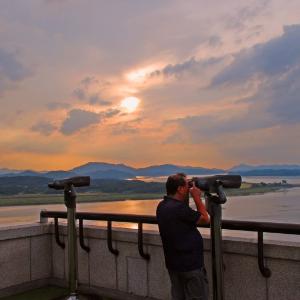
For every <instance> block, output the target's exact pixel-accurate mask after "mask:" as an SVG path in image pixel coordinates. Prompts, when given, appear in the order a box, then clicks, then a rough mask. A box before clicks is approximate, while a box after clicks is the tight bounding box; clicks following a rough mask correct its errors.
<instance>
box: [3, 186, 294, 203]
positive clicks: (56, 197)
mask: <svg viewBox="0 0 300 300" xmlns="http://www.w3.org/2000/svg"><path fill="white" fill-rule="evenodd" d="M295 186H296V185H290V184H286V185H282V184H279V183H274V184H264V183H261V184H257V183H255V184H254V183H243V184H242V186H241V188H240V189H232V190H226V194H227V195H228V196H246V195H253V194H264V193H270V192H275V191H278V190H281V189H287V188H291V187H295ZM162 196H163V195H162V194H161V193H101V192H95V193H78V194H77V202H78V203H82V202H86V203H88V202H102V201H122V200H147V199H160V198H162ZM60 203H63V193H62V194H18V195H0V206H13V205H39V204H60Z"/></svg>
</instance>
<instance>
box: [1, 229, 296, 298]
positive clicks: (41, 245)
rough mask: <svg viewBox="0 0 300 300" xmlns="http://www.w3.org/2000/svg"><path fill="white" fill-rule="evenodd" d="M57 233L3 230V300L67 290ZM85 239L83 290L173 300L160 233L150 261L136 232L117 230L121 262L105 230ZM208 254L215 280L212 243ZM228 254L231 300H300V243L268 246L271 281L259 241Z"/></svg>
mask: <svg viewBox="0 0 300 300" xmlns="http://www.w3.org/2000/svg"><path fill="white" fill-rule="evenodd" d="M53 232H54V228H53V226H52V225H48V224H41V225H39V224H36V225H28V226H22V227H20V226H18V227H14V228H7V229H2V230H0V296H3V295H6V294H8V293H11V292H13V291H14V292H15V291H16V287H18V288H19V289H21V288H28V287H29V286H36V285H41V284H45V283H47V282H48V283H49V282H51V283H57V284H60V285H61V284H62V285H63V284H66V280H67V277H68V274H67V273H68V272H67V270H68V266H67V248H65V249H61V248H60V247H59V246H58V245H57V244H56V242H55V238H54V235H53ZM60 233H61V239H64V240H65V242H67V241H66V237H65V234H66V227H65V226H60ZM84 236H85V243H86V244H87V245H89V247H90V248H91V251H90V252H89V253H87V252H85V251H84V250H82V249H81V248H80V247H79V248H78V250H79V251H78V255H79V282H80V288H82V289H84V290H85V291H87V290H91V291H93V292H99V293H104V294H107V295H110V296H117V297H118V299H122V300H126V299H143V298H144V297H147V299H164V300H169V299H170V292H169V290H170V283H169V279H168V274H167V271H166V269H165V266H164V257H163V252H162V246H161V240H160V237H159V235H158V233H157V232H154V231H153V232H150V231H147V232H145V234H144V244H145V245H144V251H145V252H146V253H149V254H150V256H151V258H150V260H149V261H146V260H144V259H143V258H142V257H141V256H140V255H139V252H138V247H137V238H138V236H137V231H135V230H125V229H119V228H118V229H113V241H114V242H113V243H114V248H117V249H118V250H119V253H120V254H119V256H115V255H113V254H112V253H110V252H109V250H108V248H107V244H106V229H105V228H101V227H95V226H94V227H93V226H85V228H84ZM204 248H205V261H206V267H207V270H208V273H209V276H210V274H211V272H210V268H211V265H210V250H209V248H210V241H209V239H208V237H205V240H204ZM223 248H224V263H225V273H224V276H225V293H226V297H225V299H226V300H231V299H244V300H247V299H263V300H271V299H272V300H279V299H280V300H298V299H300V243H296V242H293V243H292V242H290V243H285V244H279V243H274V242H272V243H271V242H269V243H266V245H265V257H266V260H265V262H266V265H267V266H268V267H269V268H270V269H271V271H272V276H271V277H270V278H268V279H266V278H264V277H263V276H262V275H261V274H260V272H259V268H258V262H257V245H256V242H255V241H253V240H250V239H248V240H247V239H241V238H230V239H229V238H226V239H225V240H224V243H223ZM30 283H31V285H30ZM210 283H211V278H210ZM210 290H211V292H212V285H211V288H210Z"/></svg>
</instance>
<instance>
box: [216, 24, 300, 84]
mask: <svg viewBox="0 0 300 300" xmlns="http://www.w3.org/2000/svg"><path fill="white" fill-rule="evenodd" d="M233 58H234V60H233V62H232V63H231V64H230V65H229V66H227V67H226V68H225V69H224V70H223V71H221V72H220V73H219V74H217V75H216V76H215V77H214V79H213V80H212V86H216V85H222V84H239V83H241V82H243V81H246V80H249V79H251V78H252V77H253V76H254V75H257V74H260V75H265V76H273V75H276V74H279V73H284V72H286V71H288V70H289V69H291V68H293V67H294V66H295V65H299V64H300V25H291V26H285V27H284V32H283V34H282V35H281V36H279V37H277V38H274V39H272V40H270V41H268V42H266V43H263V44H258V45H255V46H253V47H251V48H249V49H246V50H242V51H240V52H239V53H238V54H236V55H234V57H233Z"/></svg>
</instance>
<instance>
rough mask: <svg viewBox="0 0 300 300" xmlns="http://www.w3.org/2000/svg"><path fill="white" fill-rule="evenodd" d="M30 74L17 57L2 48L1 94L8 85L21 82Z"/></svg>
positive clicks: (0, 57)
mask: <svg viewBox="0 0 300 300" xmlns="http://www.w3.org/2000/svg"><path fill="white" fill-rule="evenodd" d="M30 74H31V73H30V71H29V70H28V69H27V68H26V67H24V66H23V65H22V63H20V62H19V61H18V60H17V59H16V57H15V55H13V54H12V53H9V52H7V51H5V50H3V49H1V48H0V92H1V91H2V90H3V89H5V88H6V85H7V84H9V83H12V82H18V81H21V80H23V79H24V78H26V77H27V76H29V75H30Z"/></svg>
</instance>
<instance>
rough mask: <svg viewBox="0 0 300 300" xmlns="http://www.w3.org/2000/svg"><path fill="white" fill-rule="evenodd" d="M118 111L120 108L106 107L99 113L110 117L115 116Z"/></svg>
mask: <svg viewBox="0 0 300 300" xmlns="http://www.w3.org/2000/svg"><path fill="white" fill-rule="evenodd" d="M119 113H120V110H118V109H108V110H107V111H105V112H103V113H101V115H102V116H103V117H105V118H111V117H113V116H116V115H117V114H119Z"/></svg>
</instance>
